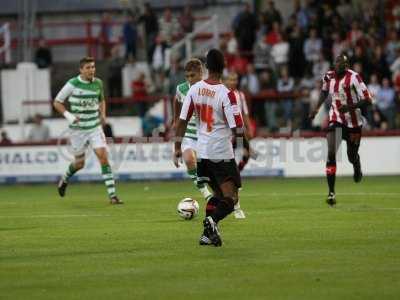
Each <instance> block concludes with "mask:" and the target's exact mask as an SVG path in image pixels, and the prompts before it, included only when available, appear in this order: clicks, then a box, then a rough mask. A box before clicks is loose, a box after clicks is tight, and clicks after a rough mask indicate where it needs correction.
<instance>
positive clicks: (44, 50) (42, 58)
mask: <svg viewBox="0 0 400 300" xmlns="http://www.w3.org/2000/svg"><path fill="white" fill-rule="evenodd" d="M35 63H36V65H37V66H38V68H39V69H44V68H48V67H51V65H52V64H53V55H52V54H51V51H50V49H49V47H47V43H46V40H44V39H40V40H39V47H38V48H37V49H36V52H35Z"/></svg>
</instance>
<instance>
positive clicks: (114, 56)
mask: <svg viewBox="0 0 400 300" xmlns="http://www.w3.org/2000/svg"><path fill="white" fill-rule="evenodd" d="M129 59H131V60H133V59H134V57H133V56H132V55H129V56H128V57H127V60H129ZM123 67H124V60H123V58H122V57H120V55H119V47H118V46H114V47H113V48H112V49H111V59H110V60H109V62H108V72H107V85H108V94H109V96H110V97H122V68H123ZM112 106H114V105H112ZM116 106H117V105H116ZM118 106H119V105H118Z"/></svg>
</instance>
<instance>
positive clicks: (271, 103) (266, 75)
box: [252, 69, 278, 132]
mask: <svg viewBox="0 0 400 300" xmlns="http://www.w3.org/2000/svg"><path fill="white" fill-rule="evenodd" d="M260 87H261V89H262V90H263V91H265V92H269V93H273V92H275V91H276V81H275V78H274V77H273V75H272V72H271V71H270V70H268V69H267V70H265V71H262V72H261V73H260ZM254 102H255V103H254V104H258V102H257V101H254ZM261 104H262V103H261ZM263 106H264V107H263V108H264V109H262V106H261V105H259V106H256V105H252V108H253V109H252V110H253V111H254V112H255V113H256V114H257V115H255V117H256V118H257V123H258V124H262V123H264V122H265V125H266V127H267V129H268V131H270V132H275V131H277V129H278V122H277V118H276V111H277V102H276V101H275V100H271V99H268V100H266V101H265V102H264V105H263ZM261 113H264V115H262V116H260V114H261ZM264 117H265V118H264ZM261 120H262V121H261Z"/></svg>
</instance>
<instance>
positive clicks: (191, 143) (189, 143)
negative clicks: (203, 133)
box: [181, 137, 197, 153]
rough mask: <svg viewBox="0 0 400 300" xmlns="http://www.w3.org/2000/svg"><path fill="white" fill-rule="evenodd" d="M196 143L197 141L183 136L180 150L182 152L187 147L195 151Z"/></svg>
mask: <svg viewBox="0 0 400 300" xmlns="http://www.w3.org/2000/svg"><path fill="white" fill-rule="evenodd" d="M196 145H197V141H196V140H194V139H191V138H185V137H184V138H183V140H182V144H181V151H182V153H183V152H185V151H186V150H188V149H191V150H193V151H194V152H196V149H197V147H196Z"/></svg>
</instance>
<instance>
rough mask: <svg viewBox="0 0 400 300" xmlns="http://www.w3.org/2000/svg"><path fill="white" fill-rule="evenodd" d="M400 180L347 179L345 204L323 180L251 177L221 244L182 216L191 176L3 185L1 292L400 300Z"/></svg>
mask: <svg viewBox="0 0 400 300" xmlns="http://www.w3.org/2000/svg"><path fill="white" fill-rule="evenodd" d="M399 179H400V178H399V177H367V178H365V180H364V181H363V183H362V184H359V185H356V184H354V183H353V182H352V181H351V179H350V178H339V179H338V182H337V191H338V195H337V199H338V205H337V208H336V209H331V208H328V207H327V206H326V205H325V203H324V199H325V196H326V185H325V180H324V179H323V178H317V179H263V180H245V181H244V189H243V190H242V192H241V204H242V207H243V209H244V210H245V212H246V214H247V219H245V220H236V219H234V218H233V216H229V217H228V218H227V219H226V220H224V221H223V222H222V223H221V229H222V235H223V241H224V244H223V246H222V247H221V248H215V247H208V246H205V247H200V246H198V238H199V236H200V233H201V231H202V225H201V220H202V216H203V213H201V215H200V216H199V217H197V218H196V219H194V220H191V221H184V220H180V219H179V218H178V216H177V214H176V210H175V209H176V204H177V202H178V201H179V200H180V199H181V198H183V197H186V196H191V197H194V198H197V199H199V198H200V197H199V196H198V195H197V193H196V191H195V190H194V189H193V187H192V185H191V183H190V182H189V181H185V182H164V183H159V182H141V183H121V184H119V185H118V188H119V194H120V196H121V198H122V199H123V200H124V201H125V203H126V204H125V205H124V206H110V205H108V202H107V200H106V197H105V195H106V194H105V188H104V187H103V185H102V184H73V185H71V186H70V189H69V190H68V195H67V198H66V199H63V200H60V199H59V198H58V197H57V195H56V193H55V192H56V191H55V187H54V186H53V185H51V186H50V185H24V186H23V185H20V186H11V187H4V186H3V187H1V188H0V190H1V199H0V299H296V300H297V299H343V300H344V299H363V300H364V299H400V180H399ZM199 203H200V204H201V206H202V207H204V203H203V201H200V200H199Z"/></svg>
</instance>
